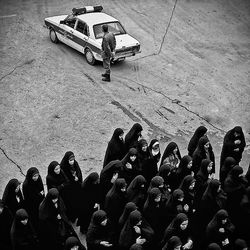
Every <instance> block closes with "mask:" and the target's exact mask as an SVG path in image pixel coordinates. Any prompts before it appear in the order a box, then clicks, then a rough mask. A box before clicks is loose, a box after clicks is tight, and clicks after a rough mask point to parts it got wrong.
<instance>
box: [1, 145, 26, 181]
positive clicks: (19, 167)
mask: <svg viewBox="0 0 250 250" xmlns="http://www.w3.org/2000/svg"><path fill="white" fill-rule="evenodd" d="M0 150H1V151H2V152H3V154H4V155H5V157H6V158H7V159H8V160H9V161H11V162H12V163H13V164H14V165H15V166H17V168H18V169H19V171H20V173H21V174H22V175H23V176H24V177H25V176H26V175H25V174H24V172H23V170H22V167H21V166H20V165H18V164H17V163H16V162H15V161H14V160H12V159H11V158H10V157H9V156H8V155H7V153H6V152H5V150H4V149H3V148H2V147H0Z"/></svg>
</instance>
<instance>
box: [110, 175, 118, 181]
mask: <svg viewBox="0 0 250 250" xmlns="http://www.w3.org/2000/svg"><path fill="white" fill-rule="evenodd" d="M117 178H118V173H115V174H113V176H112V179H111V183H114V182H115V180H116V179H117Z"/></svg>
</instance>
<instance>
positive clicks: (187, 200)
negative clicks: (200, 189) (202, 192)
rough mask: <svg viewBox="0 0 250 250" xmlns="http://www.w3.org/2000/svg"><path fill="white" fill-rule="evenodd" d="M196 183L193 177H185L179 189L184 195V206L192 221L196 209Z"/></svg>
mask: <svg viewBox="0 0 250 250" xmlns="http://www.w3.org/2000/svg"><path fill="white" fill-rule="evenodd" d="M195 183H196V180H195V178H194V177H193V176H192V175H187V176H185V177H184V179H183V181H182V183H181V185H180V187H179V188H180V189H181V190H182V191H183V193H184V200H183V204H184V207H185V208H186V209H184V210H185V213H186V214H187V215H188V218H189V219H190V220H191V219H192V217H193V213H194V211H195V207H194V197H195Z"/></svg>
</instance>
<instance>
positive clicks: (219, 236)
mask: <svg viewBox="0 0 250 250" xmlns="http://www.w3.org/2000/svg"><path fill="white" fill-rule="evenodd" d="M234 230H235V226H234V225H233V224H232V223H231V221H230V219H229V217H228V213H227V211H226V210H224V209H221V210H219V211H218V212H217V213H216V214H215V215H214V217H213V219H212V220H211V221H210V222H209V224H208V225H207V228H206V241H207V244H209V243H217V244H218V245H219V246H220V247H221V249H227V250H229V249H230V250H233V248H232V247H233V239H234V237H235V236H234Z"/></svg>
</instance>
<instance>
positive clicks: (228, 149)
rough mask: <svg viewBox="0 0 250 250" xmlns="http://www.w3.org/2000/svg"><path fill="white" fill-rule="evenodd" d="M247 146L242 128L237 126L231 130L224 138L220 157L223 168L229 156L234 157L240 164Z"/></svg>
mask: <svg viewBox="0 0 250 250" xmlns="http://www.w3.org/2000/svg"><path fill="white" fill-rule="evenodd" d="M245 146H246V142H245V136H244V134H243V131H242V128H241V127H240V126H236V127H234V128H233V129H231V130H229V131H228V132H227V133H226V135H225V137H224V141H223V146H222V151H221V156H220V166H221V167H222V165H223V163H224V161H225V159H226V158H227V157H228V156H231V157H233V158H234V159H235V161H236V164H239V162H240V161H241V157H242V153H243V151H244V148H245Z"/></svg>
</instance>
